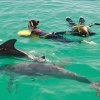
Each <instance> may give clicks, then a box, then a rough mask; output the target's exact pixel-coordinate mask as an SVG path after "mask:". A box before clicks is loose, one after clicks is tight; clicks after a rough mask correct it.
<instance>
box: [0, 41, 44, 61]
mask: <svg viewBox="0 0 100 100" xmlns="http://www.w3.org/2000/svg"><path fill="white" fill-rule="evenodd" d="M16 41H17V40H16V39H10V40H8V41H6V42H4V43H3V44H1V45H0V56H14V57H26V58H29V59H32V60H36V61H38V60H44V59H45V57H44V56H42V57H34V58H33V57H32V56H31V55H28V54H26V53H25V52H23V51H20V50H18V49H16V48H15V47H14V45H15V43H16Z"/></svg>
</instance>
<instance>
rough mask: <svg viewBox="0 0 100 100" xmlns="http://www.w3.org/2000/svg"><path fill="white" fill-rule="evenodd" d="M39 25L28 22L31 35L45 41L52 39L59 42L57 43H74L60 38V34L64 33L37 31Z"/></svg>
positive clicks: (34, 21) (32, 21)
mask: <svg viewBox="0 0 100 100" xmlns="http://www.w3.org/2000/svg"><path fill="white" fill-rule="evenodd" d="M38 24H39V21H37V20H30V21H29V23H28V28H29V29H30V30H31V35H33V34H35V35H38V36H39V37H41V38H45V39H52V40H55V41H59V42H65V43H70V42H75V41H71V40H69V39H66V38H64V37H63V36H62V34H64V32H55V33H54V32H52V33H47V32H45V31H43V30H41V29H39V28H38V27H37V26H38Z"/></svg>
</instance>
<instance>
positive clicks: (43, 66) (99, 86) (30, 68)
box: [0, 62, 100, 96]
mask: <svg viewBox="0 0 100 100" xmlns="http://www.w3.org/2000/svg"><path fill="white" fill-rule="evenodd" d="M0 68H1V69H5V70H7V71H11V72H14V73H17V74H20V75H28V76H41V75H48V76H52V77H56V78H63V79H70V80H75V81H78V82H82V83H86V84H90V85H92V87H93V88H94V89H96V90H97V95H98V96H100V83H99V82H91V81H90V80H89V79H88V78H86V77H84V76H80V75H78V74H76V73H74V72H71V71H69V70H65V69H64V68H62V67H60V66H57V65H53V64H49V63H39V62H34V63H24V64H23V63H22V64H16V65H5V66H3V67H0Z"/></svg>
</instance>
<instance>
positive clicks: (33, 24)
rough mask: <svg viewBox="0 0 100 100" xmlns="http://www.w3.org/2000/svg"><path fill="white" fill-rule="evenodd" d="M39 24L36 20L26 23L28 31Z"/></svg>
mask: <svg viewBox="0 0 100 100" xmlns="http://www.w3.org/2000/svg"><path fill="white" fill-rule="evenodd" d="M38 24H39V21H37V20H30V21H29V23H28V28H29V29H34V28H36V27H37V25H38Z"/></svg>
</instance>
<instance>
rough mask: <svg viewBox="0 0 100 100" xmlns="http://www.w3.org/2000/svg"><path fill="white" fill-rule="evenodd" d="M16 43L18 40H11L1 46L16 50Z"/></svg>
mask: <svg viewBox="0 0 100 100" xmlns="http://www.w3.org/2000/svg"><path fill="white" fill-rule="evenodd" d="M16 41H17V40H16V39H10V40H8V41H6V42H4V43H3V44H2V45H1V46H2V47H5V48H10V49H15V47H14V44H15V42H16Z"/></svg>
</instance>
